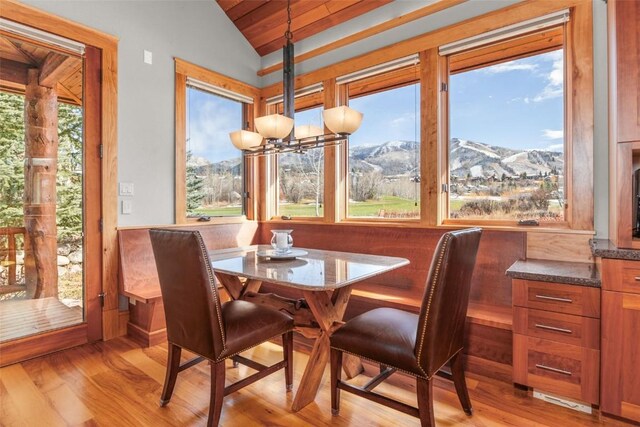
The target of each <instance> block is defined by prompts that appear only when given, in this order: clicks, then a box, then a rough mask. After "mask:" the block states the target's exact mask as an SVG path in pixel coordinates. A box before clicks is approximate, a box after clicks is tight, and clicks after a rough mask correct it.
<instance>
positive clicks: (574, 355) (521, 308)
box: [512, 279, 600, 404]
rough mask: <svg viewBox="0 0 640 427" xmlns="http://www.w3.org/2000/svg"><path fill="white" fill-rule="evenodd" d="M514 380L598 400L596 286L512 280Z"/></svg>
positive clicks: (598, 350) (598, 324)
mask: <svg viewBox="0 0 640 427" xmlns="http://www.w3.org/2000/svg"><path fill="white" fill-rule="evenodd" d="M512 283H513V381H514V382H515V383H518V384H522V385H526V386H529V387H533V388H535V389H539V390H541V391H546V392H550V393H554V394H558V395H561V396H566V397H569V398H573V399H577V400H581V401H583V402H588V403H592V404H597V403H598V401H599V390H600V389H599V370H600V289H598V288H593V287H587V286H575V285H566V284H560V283H548V282H538V281H534V280H522V279H513V282H512Z"/></svg>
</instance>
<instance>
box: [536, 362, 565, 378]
mask: <svg viewBox="0 0 640 427" xmlns="http://www.w3.org/2000/svg"><path fill="white" fill-rule="evenodd" d="M536 368H538V369H544V370H547V371H551V372H555V373H558V374H562V375H569V376H571V375H573V374H572V373H571V372H569V371H565V370H564V369H558V368H552V367H551V366H546V365H540V364H538V363H536Z"/></svg>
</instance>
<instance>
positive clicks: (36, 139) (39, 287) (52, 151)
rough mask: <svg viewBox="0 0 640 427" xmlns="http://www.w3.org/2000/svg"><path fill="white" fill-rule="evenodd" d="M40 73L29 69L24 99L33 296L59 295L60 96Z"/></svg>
mask: <svg viewBox="0 0 640 427" xmlns="http://www.w3.org/2000/svg"><path fill="white" fill-rule="evenodd" d="M39 76H40V70H39V69H30V70H29V71H28V73H27V85H26V90H25V102H24V125H25V126H24V128H25V129H24V131H25V132H24V133H25V169H24V171H25V172H24V173H25V182H24V223H25V228H26V235H25V241H26V240H27V239H28V240H29V245H28V246H29V248H30V253H29V254H26V253H25V264H28V263H31V262H32V263H33V265H35V270H36V273H37V274H36V279H35V286H34V283H33V280H30V281H28V282H27V292H28V293H29V295H28V296H29V297H33V298H44V297H56V298H57V297H58V265H57V264H58V263H57V259H58V253H57V251H58V235H57V234H58V233H57V226H56V172H57V165H58V97H57V94H56V90H55V89H53V88H47V87H44V86H40V84H39V83H38V81H39ZM26 246H27V245H25V247H26ZM27 257H31V259H30V260H27ZM29 282H31V283H29Z"/></svg>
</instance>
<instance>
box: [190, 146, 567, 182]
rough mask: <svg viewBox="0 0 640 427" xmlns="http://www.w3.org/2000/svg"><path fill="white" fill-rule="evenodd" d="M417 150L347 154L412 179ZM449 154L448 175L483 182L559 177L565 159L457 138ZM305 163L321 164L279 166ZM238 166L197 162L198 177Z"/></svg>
mask: <svg viewBox="0 0 640 427" xmlns="http://www.w3.org/2000/svg"><path fill="white" fill-rule="evenodd" d="M418 148H419V147H418V144H417V143H416V142H415V141H401V140H394V141H387V142H384V143H382V144H378V145H360V146H357V147H352V148H351V149H350V150H349V151H350V153H349V154H350V161H349V168H350V169H351V170H354V171H363V172H367V171H376V172H380V173H382V174H383V175H385V176H398V175H407V176H413V175H414V174H415V172H416V169H417V167H419V165H420V154H419V152H418V151H419V149H418ZM450 150H451V151H450V159H449V162H450V170H451V174H452V176H457V177H460V178H465V177H467V176H468V175H469V174H471V176H472V177H485V178H489V177H492V176H495V177H497V178H500V177H502V175H503V174H505V175H506V176H518V175H521V174H522V173H526V174H527V175H528V176H538V175H540V174H543V175H544V174H545V173H547V174H548V173H550V172H552V171H553V170H555V171H558V172H559V173H562V171H563V170H564V155H563V153H561V152H558V151H549V150H514V149H511V148H505V147H498V146H493V145H489V144H484V143H481V142H475V141H468V140H463V139H458V138H453V139H451V143H450ZM199 160H200V159H199ZM202 160H203V159H202ZM305 161H315V162H321V161H322V160H321V157H320V156H317V155H315V153H314V155H308V156H302V157H301V156H300V155H299V154H295V153H293V154H284V155H282V156H281V158H280V164H281V165H283V166H285V167H286V166H294V165H295V166H296V167H301V166H302V167H304V162H305ZM239 166H240V165H239V159H234V160H227V161H223V162H218V163H215V164H203V163H202V162H201V161H199V162H198V169H199V172H200V173H203V172H204V171H206V170H207V169H210V170H211V172H214V173H216V172H224V171H229V170H236V169H237V168H239Z"/></svg>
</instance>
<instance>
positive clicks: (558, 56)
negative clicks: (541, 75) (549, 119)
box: [533, 50, 564, 102]
mask: <svg viewBox="0 0 640 427" xmlns="http://www.w3.org/2000/svg"><path fill="white" fill-rule="evenodd" d="M548 58H549V59H550V60H552V61H553V65H552V69H551V72H550V73H549V74H548V75H547V76H546V78H547V85H546V86H545V87H544V89H542V92H540V93H539V94H537V95H536V96H535V97H534V98H533V102H542V101H545V100H547V99H553V98H559V97H561V96H562V95H563V93H564V58H563V56H562V51H561V50H558V51H554V52H551V54H549V57H548Z"/></svg>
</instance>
